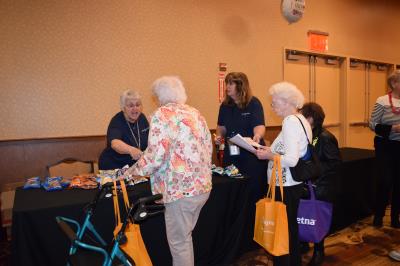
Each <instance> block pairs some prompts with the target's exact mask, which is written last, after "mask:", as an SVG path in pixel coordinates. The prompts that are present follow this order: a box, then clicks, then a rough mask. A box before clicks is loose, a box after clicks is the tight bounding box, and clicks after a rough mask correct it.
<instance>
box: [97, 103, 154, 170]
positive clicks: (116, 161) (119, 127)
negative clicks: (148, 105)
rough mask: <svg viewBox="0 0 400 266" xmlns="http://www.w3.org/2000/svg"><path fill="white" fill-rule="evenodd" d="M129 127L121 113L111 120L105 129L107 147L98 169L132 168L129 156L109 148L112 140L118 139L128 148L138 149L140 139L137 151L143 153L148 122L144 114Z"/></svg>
mask: <svg viewBox="0 0 400 266" xmlns="http://www.w3.org/2000/svg"><path fill="white" fill-rule="evenodd" d="M129 126H130V128H131V129H132V132H131V130H130V129H129ZM129 126H128V123H127V120H126V119H125V116H124V113H123V112H122V111H121V112H119V113H117V114H116V115H115V116H114V117H113V118H112V119H111V121H110V124H109V125H108V129H107V147H106V148H105V149H104V151H103V152H102V153H101V155H100V158H99V169H101V170H109V169H116V168H122V167H124V166H125V165H127V164H128V165H129V166H132V165H133V164H134V163H135V161H134V160H132V157H131V156H130V155H129V154H119V153H118V152H116V151H115V150H114V149H113V148H111V141H112V140H114V139H119V140H121V141H123V142H125V143H126V144H128V145H130V146H133V147H136V148H139V147H138V146H139V138H140V148H139V149H140V150H142V151H144V150H145V149H146V148H147V139H148V135H149V122H148V121H147V118H146V116H145V115H144V114H140V116H139V117H138V119H137V121H136V122H135V123H130V122H129ZM138 131H139V136H138ZM132 134H134V136H135V137H133V136H132ZM135 139H136V140H135Z"/></svg>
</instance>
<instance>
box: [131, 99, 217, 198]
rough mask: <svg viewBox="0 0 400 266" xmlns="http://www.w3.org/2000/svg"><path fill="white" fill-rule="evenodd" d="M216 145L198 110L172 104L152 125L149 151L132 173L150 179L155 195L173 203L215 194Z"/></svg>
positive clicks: (163, 110)
mask: <svg viewBox="0 0 400 266" xmlns="http://www.w3.org/2000/svg"><path fill="white" fill-rule="evenodd" d="M211 156H212V143H211V135H210V131H209V129H208V127H207V123H206V121H205V119H204V117H203V116H202V115H201V114H200V112H199V111H198V110H196V109H195V108H193V107H190V106H188V105H185V104H177V103H169V104H166V105H164V106H162V107H160V108H158V109H157V110H156V111H155V113H154V114H153V116H152V118H151V122H150V132H149V140H148V146H147V149H146V150H145V151H144V153H143V156H142V157H141V158H140V159H139V160H138V161H137V162H136V164H135V165H133V166H132V167H131V168H130V169H129V170H128V174H132V175H140V176H150V182H151V189H152V192H153V193H154V194H157V193H161V194H163V202H164V203H169V202H173V201H176V200H178V199H180V198H183V197H192V196H196V195H201V194H204V193H207V192H209V191H211V187H212V183H211Z"/></svg>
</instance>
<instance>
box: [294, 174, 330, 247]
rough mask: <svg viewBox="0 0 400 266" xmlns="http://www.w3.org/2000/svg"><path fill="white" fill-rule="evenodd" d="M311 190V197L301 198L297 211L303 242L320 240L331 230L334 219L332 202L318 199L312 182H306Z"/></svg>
mask: <svg viewBox="0 0 400 266" xmlns="http://www.w3.org/2000/svg"><path fill="white" fill-rule="evenodd" d="M306 184H307V185H308V188H309V191H310V199H300V204H299V209H298V211H297V223H298V225H299V239H300V241H303V242H312V243H318V242H320V241H321V240H322V239H323V238H324V237H325V236H326V235H327V234H328V232H329V228H330V227H331V221H332V204H331V203H329V202H326V201H321V200H316V199H315V192H314V188H313V186H312V185H311V182H310V181H308V182H307V183H306Z"/></svg>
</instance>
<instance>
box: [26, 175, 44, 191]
mask: <svg viewBox="0 0 400 266" xmlns="http://www.w3.org/2000/svg"><path fill="white" fill-rule="evenodd" d="M32 188H40V177H39V176H34V177H31V178H28V179H27V180H26V182H25V185H24V189H32Z"/></svg>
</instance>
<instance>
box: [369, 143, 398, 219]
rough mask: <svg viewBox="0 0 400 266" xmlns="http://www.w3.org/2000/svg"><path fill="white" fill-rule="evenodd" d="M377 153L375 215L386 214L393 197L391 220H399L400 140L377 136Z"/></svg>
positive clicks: (378, 216) (381, 215) (380, 216)
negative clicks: (377, 174)
mask: <svg viewBox="0 0 400 266" xmlns="http://www.w3.org/2000/svg"><path fill="white" fill-rule="evenodd" d="M374 142H375V155H376V159H377V163H378V173H379V176H378V180H377V191H376V206H375V216H376V217H377V218H382V217H383V216H385V210H386V206H387V205H388V203H389V197H390V194H392V198H391V204H392V206H391V214H390V215H391V220H392V224H393V223H396V222H397V223H398V222H399V214H400V141H393V140H387V139H383V138H380V137H375V141H374Z"/></svg>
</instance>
